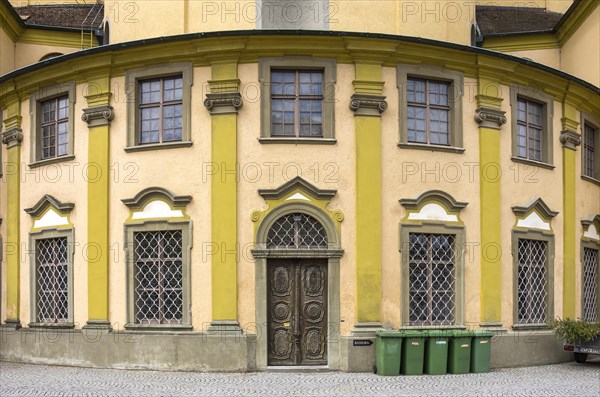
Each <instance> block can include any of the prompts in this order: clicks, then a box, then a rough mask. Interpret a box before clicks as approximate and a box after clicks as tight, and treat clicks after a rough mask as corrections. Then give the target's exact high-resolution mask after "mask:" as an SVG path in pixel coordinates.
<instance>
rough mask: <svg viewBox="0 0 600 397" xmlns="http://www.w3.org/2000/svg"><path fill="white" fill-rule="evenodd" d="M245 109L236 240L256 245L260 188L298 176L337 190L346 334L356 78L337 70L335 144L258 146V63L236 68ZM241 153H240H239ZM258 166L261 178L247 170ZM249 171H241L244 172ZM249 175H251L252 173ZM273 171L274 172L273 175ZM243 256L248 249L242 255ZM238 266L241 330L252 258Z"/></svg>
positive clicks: (350, 300) (349, 69)
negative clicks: (253, 215)
mask: <svg viewBox="0 0 600 397" xmlns="http://www.w3.org/2000/svg"><path fill="white" fill-rule="evenodd" d="M238 70H239V77H240V79H241V81H242V95H244V93H246V95H245V97H244V107H243V108H242V109H241V110H240V113H239V116H238V117H239V119H238V150H239V151H238V153H239V156H240V158H239V161H240V169H241V170H242V172H241V177H240V185H239V187H238V221H239V224H238V235H239V241H240V244H241V245H242V246H245V245H248V244H251V243H253V242H254V241H255V235H254V226H255V225H254V224H253V223H252V222H251V221H250V214H251V213H252V211H255V210H264V209H266V204H265V202H264V200H263V199H262V198H261V197H260V196H259V195H258V192H257V191H258V189H270V188H271V189H272V188H276V187H279V186H280V185H282V184H283V183H284V182H286V181H287V180H289V179H291V178H294V177H295V176H296V175H300V176H302V177H303V178H304V179H305V180H307V181H308V182H310V183H311V184H313V185H315V186H317V187H319V188H321V189H336V190H337V191H338V193H337V195H336V196H335V197H334V199H333V200H332V201H331V203H330V205H329V208H330V209H337V210H340V211H342V212H343V213H344V220H343V222H342V224H341V225H342V236H341V245H342V248H343V249H344V250H345V253H344V256H342V258H341V261H340V300H341V304H340V318H341V320H342V321H343V322H342V324H341V331H342V333H348V332H349V331H350V330H351V329H352V328H353V326H354V318H355V290H356V284H355V274H356V267H355V266H356V265H355V260H354V245H355V243H354V241H355V238H354V237H355V234H354V233H355V232H354V224H355V196H354V194H353V193H352V192H354V190H355V170H354V147H353V145H354V115H353V113H352V112H351V111H350V109H349V108H348V103H347V99H348V98H349V97H350V96H351V95H352V86H351V85H350V84H347V82H349V81H352V80H353V79H354V67H353V66H351V65H340V64H338V66H337V81H338V82H342V83H338V84H337V90H336V97H335V100H336V106H335V132H336V139H337V144H336V145H333V146H332V145H306V144H304V145H290V144H261V143H259V142H258V139H257V138H258V137H259V135H260V132H259V126H260V120H259V109H260V101H259V100H258V97H257V96H256V91H255V88H256V87H257V86H258V85H257V78H258V67H257V65H256V64H248V65H240V66H239V69H238ZM254 98H256V99H254ZM241 150H243V152H240V151H241ZM254 164H256V165H258V169H260V172H261V174H260V176H259V175H258V174H257V173H256V172H254V171H253V170H254V169H255V168H256V167H254V166H252V167H250V166H249V165H254ZM245 168H246V169H247V170H248V171H247V172H244V169H245ZM251 170H252V172H250V171H251ZM271 170H272V171H271ZM245 252H247V250H246V251H245ZM240 261H241V262H240V264H239V267H238V282H239V287H238V292H239V298H238V307H239V315H240V323H241V324H242V325H245V324H249V323H252V322H254V321H255V316H254V312H255V296H256V291H255V287H254V284H255V282H254V276H255V269H254V259H253V257H252V255H251V254H249V253H248V254H246V255H243V256H242V257H241V259H240Z"/></svg>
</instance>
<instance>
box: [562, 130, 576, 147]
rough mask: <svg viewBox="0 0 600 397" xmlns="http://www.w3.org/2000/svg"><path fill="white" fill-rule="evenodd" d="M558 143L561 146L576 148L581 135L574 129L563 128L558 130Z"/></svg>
mask: <svg viewBox="0 0 600 397" xmlns="http://www.w3.org/2000/svg"><path fill="white" fill-rule="evenodd" d="M560 143H562V145H563V147H566V148H569V149H572V150H577V146H579V145H581V135H579V134H578V133H576V132H575V131H570V130H565V131H561V132H560Z"/></svg>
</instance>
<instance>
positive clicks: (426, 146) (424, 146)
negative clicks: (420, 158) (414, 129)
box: [398, 142, 465, 154]
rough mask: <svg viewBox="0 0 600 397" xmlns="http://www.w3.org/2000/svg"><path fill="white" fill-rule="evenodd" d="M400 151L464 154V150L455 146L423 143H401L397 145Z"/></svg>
mask: <svg viewBox="0 0 600 397" xmlns="http://www.w3.org/2000/svg"><path fill="white" fill-rule="evenodd" d="M398 147H399V148H401V149H417V150H429V151H432V152H447V153H458V154H461V153H464V151H465V149H464V148H461V147H456V146H444V145H429V144H425V143H408V142H401V143H399V144H398Z"/></svg>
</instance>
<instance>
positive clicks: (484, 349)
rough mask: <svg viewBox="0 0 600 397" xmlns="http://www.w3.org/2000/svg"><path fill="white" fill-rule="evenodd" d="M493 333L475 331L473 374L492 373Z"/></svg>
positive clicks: (472, 351)
mask: <svg viewBox="0 0 600 397" xmlns="http://www.w3.org/2000/svg"><path fill="white" fill-rule="evenodd" d="M492 336H494V333H493V332H490V331H473V340H472V342H471V372H475V373H481V372H489V371H490V355H491V350H492V347H491V344H492Z"/></svg>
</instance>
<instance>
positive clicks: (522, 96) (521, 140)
mask: <svg viewBox="0 0 600 397" xmlns="http://www.w3.org/2000/svg"><path fill="white" fill-rule="evenodd" d="M510 101H511V102H510V105H511V108H512V115H511V119H512V123H511V129H512V160H513V161H516V162H525V163H528V164H535V165H537V166H540V167H545V168H554V166H553V165H552V157H553V156H552V147H553V145H552V118H553V106H554V98H553V97H552V96H550V95H548V94H545V93H544V92H542V91H541V90H539V89H537V88H535V87H520V86H515V85H513V86H511V91H510Z"/></svg>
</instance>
